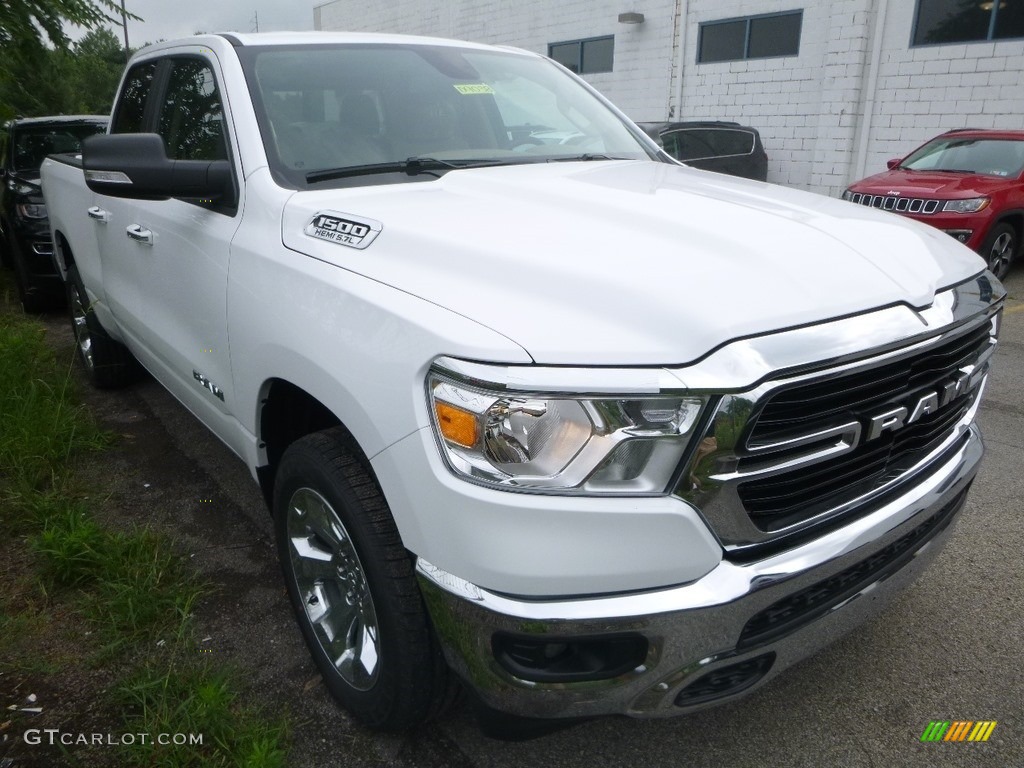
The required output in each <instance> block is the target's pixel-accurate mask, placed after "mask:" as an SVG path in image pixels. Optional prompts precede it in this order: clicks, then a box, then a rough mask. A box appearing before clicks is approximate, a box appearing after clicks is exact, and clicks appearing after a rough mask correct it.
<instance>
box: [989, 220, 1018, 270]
mask: <svg viewBox="0 0 1024 768" xmlns="http://www.w3.org/2000/svg"><path fill="white" fill-rule="evenodd" d="M1018 246H1019V243H1018V242H1017V231H1016V230H1015V229H1014V228H1013V227H1011V226H1010V225H1009V224H997V225H996V226H994V227H992V231H991V232H989V233H988V237H986V238H985V242H984V244H983V245H982V246H981V257H982V258H983V259H985V261H987V262H988V268H989V270H990V271H991V272H992V274H993V275H995V276H996V277H998V278H999V279H1000V280H1002V279H1003V278H1004V277H1006V275H1007V273H1008V272H1009V271H1010V265H1012V264H1013V259H1014V256H1016V254H1017V248H1018Z"/></svg>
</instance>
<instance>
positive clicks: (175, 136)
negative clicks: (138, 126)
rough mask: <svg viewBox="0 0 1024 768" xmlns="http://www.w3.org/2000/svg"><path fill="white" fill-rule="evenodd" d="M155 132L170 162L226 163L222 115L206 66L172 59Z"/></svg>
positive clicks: (200, 61)
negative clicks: (164, 145)
mask: <svg viewBox="0 0 1024 768" xmlns="http://www.w3.org/2000/svg"><path fill="white" fill-rule="evenodd" d="M157 132H158V133H159V134H160V135H161V136H162V137H163V139H164V143H165V144H166V145H167V156H168V158H170V159H172V160H226V159H227V157H228V153H227V145H226V144H225V139H224V111H223V109H222V107H221V101H220V92H219V91H218V89H217V83H216V82H215V81H214V78H213V72H212V71H211V70H210V67H209V65H207V64H206V63H205V62H204V61H202V60H200V59H175V60H174V68H173V69H172V70H171V76H170V80H169V81H168V83H167V95H166V97H165V98H164V104H163V110H162V111H161V113H160V120H159V124H158V128H157Z"/></svg>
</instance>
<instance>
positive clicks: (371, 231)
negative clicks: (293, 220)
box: [304, 212, 383, 250]
mask: <svg viewBox="0 0 1024 768" xmlns="http://www.w3.org/2000/svg"><path fill="white" fill-rule="evenodd" d="M381 229H383V225H382V224H381V223H380V222H379V221H374V220H373V219H364V218H362V217H356V216H350V215H349V214H347V213H334V212H321V213H318V214H317V215H316V216H314V217H313V218H312V219H311V220H310V222H309V224H307V225H306V229H305V230H304V232H305V233H306V234H307V235H309V236H310V237H315V238H316V239H318V240H327V241H328V242H331V243H337V244H338V245H347V246H348V247H349V248H358V249H359V250H362V249H363V248H366V247H367V246H368V245H369V244H370V243H372V242H373V240H374V238H375V237H377V235H379V234H380V231H381Z"/></svg>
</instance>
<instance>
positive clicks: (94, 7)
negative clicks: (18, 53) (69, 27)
mask: <svg viewBox="0 0 1024 768" xmlns="http://www.w3.org/2000/svg"><path fill="white" fill-rule="evenodd" d="M120 11H121V8H120V5H119V4H117V3H115V2H114V0H3V2H2V3H0V52H2V53H4V54H5V53H6V50H5V49H7V48H9V47H10V46H12V45H14V46H17V47H21V46H29V47H35V48H42V47H44V45H45V43H46V42H47V41H48V42H49V43H50V45H52V46H53V47H55V48H62V49H67V48H68V44H69V42H70V41H69V39H68V36H67V35H66V34H65V32H64V25H65V24H75V25H77V26H79V27H85V28H86V29H90V30H92V29H97V28H99V27H101V26H103V25H104V24H106V23H108V22H112V23H120ZM111 14H115V15H111ZM129 15H131V14H129ZM131 18H133V19H137V18H138V17H137V16H134V15H131ZM44 35H45V40H44Z"/></svg>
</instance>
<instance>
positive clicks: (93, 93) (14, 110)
mask: <svg viewBox="0 0 1024 768" xmlns="http://www.w3.org/2000/svg"><path fill="white" fill-rule="evenodd" d="M3 58H4V68H3V70H2V71H0V122H2V121H3V120H6V119H8V118H11V117H14V116H15V115H24V116H26V117H29V116H37V115H60V114H64V115H69V114H91V115H106V114H109V113H110V109H111V107H112V106H113V103H112V102H113V99H114V92H115V91H116V90H117V83H118V80H119V79H120V77H121V72H122V71H123V70H124V65H125V54H124V49H122V48H121V43H120V42H119V41H118V38H117V35H115V34H114V33H113V32H111V31H110V30H109V29H106V28H103V27H101V28H99V29H94V30H92V31H91V32H88V33H87V34H86V35H85V36H84V37H83V38H82V39H81V40H79V41H78V42H77V43H74V44H73V47H72V49H71V50H70V51H64V50H54V49H51V48H46V47H36V46H32V45H12V46H9V48H8V49H7V50H6V51H5V52H4V53H3Z"/></svg>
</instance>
